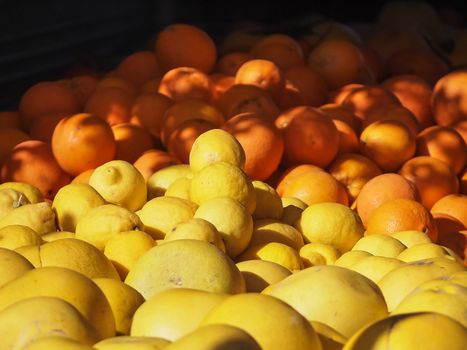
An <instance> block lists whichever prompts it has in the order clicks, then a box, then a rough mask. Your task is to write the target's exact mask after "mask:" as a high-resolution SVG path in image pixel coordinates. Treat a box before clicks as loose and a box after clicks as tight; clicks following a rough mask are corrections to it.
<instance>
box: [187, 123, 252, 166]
mask: <svg viewBox="0 0 467 350" xmlns="http://www.w3.org/2000/svg"><path fill="white" fill-rule="evenodd" d="M215 162H226V163H230V164H232V165H234V166H237V167H239V168H242V169H243V167H244V166H245V151H244V150H243V148H242V146H241V145H240V143H239V142H238V141H237V139H236V138H235V137H233V136H232V135H231V134H229V133H228V132H227V131H225V130H222V129H211V130H208V131H206V132H204V133H202V134H201V135H199V136H198V137H197V138H196V140H195V142H193V145H192V147H191V151H190V156H189V163H190V167H191V169H193V171H195V172H198V171H200V170H201V169H203V168H204V167H206V166H208V165H210V164H212V163H215Z"/></svg>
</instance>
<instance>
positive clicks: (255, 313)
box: [202, 293, 321, 350]
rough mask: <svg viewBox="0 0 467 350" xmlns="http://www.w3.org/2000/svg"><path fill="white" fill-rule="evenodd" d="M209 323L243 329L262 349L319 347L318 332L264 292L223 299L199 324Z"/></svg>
mask: <svg viewBox="0 0 467 350" xmlns="http://www.w3.org/2000/svg"><path fill="white" fill-rule="evenodd" d="M265 315H267V317H265ZM212 324H226V325H230V326H234V327H238V328H240V329H243V330H244V331H246V332H247V333H249V334H250V335H251V336H252V337H253V338H254V339H255V340H256V341H257V342H258V344H259V345H260V347H261V349H263V350H273V349H295V350H302V349H303V350H305V349H306V350H321V343H320V341H319V338H318V335H317V334H316V332H315V331H314V329H313V327H312V326H311V325H310V323H309V322H308V321H307V320H306V319H305V317H303V316H302V315H301V314H300V313H299V312H298V311H296V310H295V309H294V308H292V307H291V306H289V305H288V304H286V303H284V302H283V301H281V300H279V299H277V298H273V297H271V296H268V295H263V294H257V293H245V294H239V295H234V296H231V297H229V298H227V299H226V300H224V301H223V302H221V303H219V304H218V305H217V306H215V307H214V308H213V309H212V310H211V311H210V312H209V313H208V314H207V315H206V317H205V318H204V320H203V322H202V325H212ZM286 325H288V326H286Z"/></svg>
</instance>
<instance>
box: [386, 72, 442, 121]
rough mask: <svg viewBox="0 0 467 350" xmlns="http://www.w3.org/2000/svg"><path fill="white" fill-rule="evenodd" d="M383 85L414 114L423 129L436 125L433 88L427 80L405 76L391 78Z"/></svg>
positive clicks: (414, 76) (410, 75)
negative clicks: (432, 108) (433, 111)
mask: <svg viewBox="0 0 467 350" xmlns="http://www.w3.org/2000/svg"><path fill="white" fill-rule="evenodd" d="M381 85H382V86H383V87H385V88H386V89H388V90H390V91H391V92H392V93H393V94H394V95H396V97H397V98H398V100H399V101H400V103H401V104H402V106H404V107H405V108H407V109H408V110H409V111H411V112H412V113H413V114H414V116H415V118H417V120H418V122H419V124H420V127H421V128H422V129H424V128H427V127H429V126H431V125H433V124H434V123H435V121H434V119H433V114H432V113H431V93H432V87H431V86H430V85H429V84H428V83H427V82H426V81H425V80H423V79H422V78H420V77H418V76H416V75H413V74H404V75H397V76H394V77H391V78H389V79H387V80H385V81H383V82H382V83H381Z"/></svg>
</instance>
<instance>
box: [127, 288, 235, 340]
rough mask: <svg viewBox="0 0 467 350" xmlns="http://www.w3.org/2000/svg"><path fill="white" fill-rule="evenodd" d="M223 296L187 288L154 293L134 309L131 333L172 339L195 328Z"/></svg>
mask: <svg viewBox="0 0 467 350" xmlns="http://www.w3.org/2000/svg"><path fill="white" fill-rule="evenodd" d="M227 297H228V295H227V294H221V293H214V292H206V291H203V290H195V289H187V288H176V289H169V290H165V291H163V292H160V293H157V294H155V295H154V296H152V297H151V298H150V299H149V300H147V301H146V302H145V303H144V304H143V305H141V306H140V307H139V309H138V310H136V312H135V315H134V317H133V323H132V325H131V335H132V336H144V337H159V338H164V339H167V340H170V341H175V340H177V339H179V338H180V337H183V336H184V335H186V334H188V333H190V332H192V331H194V330H195V329H196V328H198V327H199V325H200V323H201V321H202V320H203V318H204V317H205V316H206V314H207V313H208V312H209V311H210V310H211V309H212V308H213V307H214V306H216V305H217V304H219V303H220V302H222V301H223V300H225V299H226V298H227Z"/></svg>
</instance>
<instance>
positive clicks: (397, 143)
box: [360, 120, 416, 172]
mask: <svg viewBox="0 0 467 350" xmlns="http://www.w3.org/2000/svg"><path fill="white" fill-rule="evenodd" d="M415 149H416V143H415V136H414V135H413V134H412V132H411V131H410V130H409V128H408V127H406V126H405V125H404V124H402V123H401V122H398V121H396V120H379V121H376V122H374V123H371V124H370V125H368V126H367V127H366V128H365V129H363V131H362V133H361V134H360V153H361V154H363V155H365V156H367V157H368V158H370V159H371V160H373V161H374V162H375V163H376V164H378V166H379V167H380V168H381V169H382V170H383V171H384V172H389V171H396V170H398V169H399V168H400V167H401V166H402V164H403V163H404V162H405V161H407V160H409V159H410V158H412V156H413V155H414V154H415Z"/></svg>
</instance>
